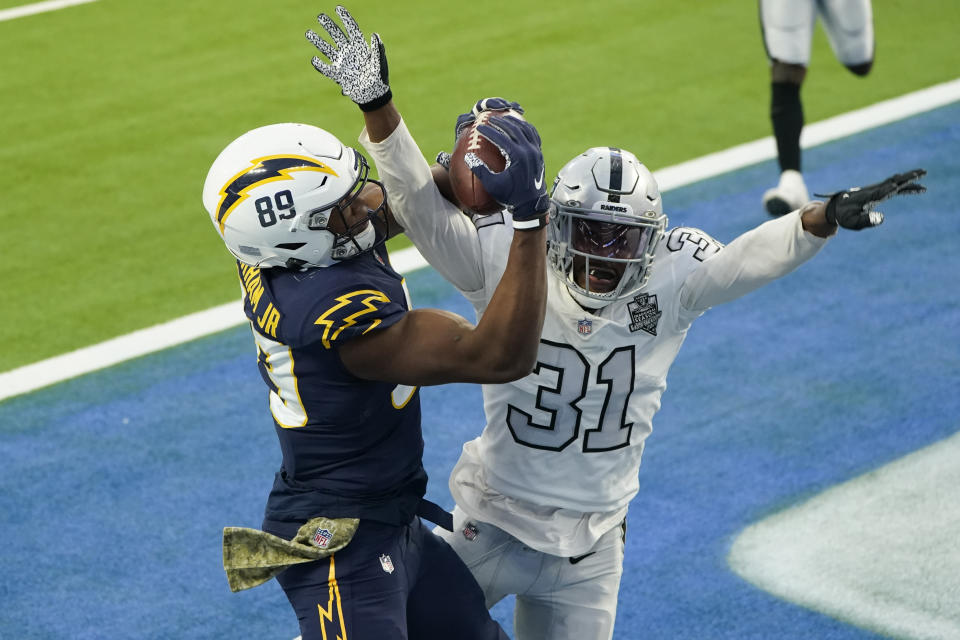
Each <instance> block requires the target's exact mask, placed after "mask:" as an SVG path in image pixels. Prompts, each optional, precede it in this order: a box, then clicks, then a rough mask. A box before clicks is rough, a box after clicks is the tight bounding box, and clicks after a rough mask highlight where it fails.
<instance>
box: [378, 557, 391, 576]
mask: <svg viewBox="0 0 960 640" xmlns="http://www.w3.org/2000/svg"><path fill="white" fill-rule="evenodd" d="M380 566H381V567H383V570H384V571H386V572H387V573H393V560H391V559H390V556H388V555H387V554H383V555H382V556H380Z"/></svg>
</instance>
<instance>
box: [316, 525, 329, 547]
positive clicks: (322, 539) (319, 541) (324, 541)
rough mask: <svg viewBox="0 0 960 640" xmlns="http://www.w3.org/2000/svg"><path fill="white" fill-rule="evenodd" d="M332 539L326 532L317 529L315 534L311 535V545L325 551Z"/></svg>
mask: <svg viewBox="0 0 960 640" xmlns="http://www.w3.org/2000/svg"><path fill="white" fill-rule="evenodd" d="M332 537H333V536H332V535H331V534H330V532H329V531H328V530H326V529H317V532H316V533H315V534H313V543H314V544H315V545H317V546H318V547H320V548H321V549H326V548H327V547H328V546H329V545H330V538H332Z"/></svg>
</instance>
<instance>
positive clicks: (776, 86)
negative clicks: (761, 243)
mask: <svg viewBox="0 0 960 640" xmlns="http://www.w3.org/2000/svg"><path fill="white" fill-rule="evenodd" d="M816 11H817V7H816V3H815V2H814V1H813V0H761V1H760V26H761V29H762V32H763V44H764V48H765V49H766V52H767V57H768V58H769V59H770V121H771V124H772V125H773V135H774V138H775V140H776V143H777V161H778V163H779V165H780V180H779V182H778V184H777V186H776V187H774V188H772V189H768V190H767V191H766V193H764V194H763V206H764V208H765V209H766V210H767V212H768V213H770V214H771V215H783V214H785V213H788V212H790V211H793V210H794V209H797V208H799V207H800V206H802V205H803V204H805V203H806V202H807V200H808V199H809V194H808V192H807V187H806V185H805V184H804V181H803V175H802V173H801V153H800V133H801V131H802V130H803V123H804V119H803V105H802V103H801V100H800V87H801V85H802V84H803V80H804V78H805V77H806V69H807V65H808V64H809V62H810V45H811V40H812V37H813V27H814V24H815V22H816V16H817V13H816Z"/></svg>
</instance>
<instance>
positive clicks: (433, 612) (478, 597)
mask: <svg viewBox="0 0 960 640" xmlns="http://www.w3.org/2000/svg"><path fill="white" fill-rule="evenodd" d="M298 527H299V525H298V524H289V523H279V522H270V521H265V522H264V523H263V529H264V531H268V532H270V533H273V534H274V535H278V536H281V537H284V538H286V539H291V538H292V537H293V536H294V535H296V532H297V528H298ZM277 581H278V582H279V583H280V586H281V587H282V588H283V591H284V593H286V595H287V598H288V599H289V600H290V604H291V605H293V608H294V610H295V611H296V613H297V618H298V619H299V621H300V631H301V633H302V635H303V640H314V639H322V638H336V637H338V636H339V637H342V638H349V640H384V639H391V640H392V639H394V638H396V639H399V640H407V639H409V640H434V639H440V638H456V639H457V640H473V639H475V640H506V639H507V636H506V634H504V633H503V631H502V630H501V629H500V626H499V625H498V624H497V623H496V622H494V621H493V619H492V618H491V617H490V614H489V612H488V611H487V608H486V605H485V604H484V599H483V592H482V591H481V590H480V587H479V586H478V585H477V583H476V581H475V580H474V578H473V576H472V575H471V574H470V571H469V570H468V569H467V567H466V565H464V564H463V562H462V561H461V560H460V558H459V557H458V556H457V554H456V553H455V552H454V551H453V549H451V548H450V546H449V545H448V544H447V543H446V542H444V541H443V540H441V539H440V538H439V537H437V536H436V535H434V534H433V533H432V532H431V531H430V530H429V529H427V527H425V526H424V525H423V523H422V522H421V521H420V518H418V517H414V519H413V520H412V521H411V522H410V523H409V524H408V525H407V526H404V527H395V526H390V525H386V524H381V523H378V522H373V521H370V520H362V521H361V522H360V526H359V528H358V529H357V533H356V534H355V535H354V537H353V540H351V541H350V544H348V545H347V546H346V547H345V548H343V549H341V550H340V551H338V552H337V553H335V554H334V555H333V556H331V557H330V558H327V559H324V560H317V561H314V562H307V563H304V564H300V565H294V566H292V567H290V568H289V569H287V570H285V571H284V572H283V573H281V574H280V575H279V576H277Z"/></svg>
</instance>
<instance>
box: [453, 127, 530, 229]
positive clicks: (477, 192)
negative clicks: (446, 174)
mask: <svg viewBox="0 0 960 640" xmlns="http://www.w3.org/2000/svg"><path fill="white" fill-rule="evenodd" d="M504 115H510V116H513V117H516V118H521V119H522V118H523V116H522V115H520V113H519V112H518V111H513V110H509V109H504V110H498V111H482V112H481V113H480V114H479V115H477V119H476V120H475V121H474V122H473V123H472V124H471V125H469V126H467V127H466V128H464V130H463V131H462V132H461V133H460V137H458V138H457V144H456V145H455V146H454V148H453V153H452V154H451V155H450V186H451V188H452V189H453V195H454V196H455V197H456V198H457V200H458V201H459V202H460V207H461V208H463V209H465V210H467V211H469V212H471V213H476V214H479V215H488V214H491V213H497V212H498V211H501V210H502V209H503V205H502V204H500V203H499V202H497V201H496V200H494V199H493V198H492V197H491V196H490V194H489V193H487V190H486V189H484V188H483V183H482V182H481V181H480V178H478V177H476V176H475V175H473V172H472V171H471V170H470V167H469V166H468V165H467V162H466V160H465V156H466V155H467V154H468V153H472V154H474V155H475V156H476V157H477V159H478V160H480V161H481V162H483V163H484V164H485V165H486V166H487V168H488V169H490V170H491V171H493V172H495V173H499V172H501V171H503V169H504V167H505V166H506V159H505V158H504V157H503V154H502V153H501V152H500V149H498V148H497V146H496V145H495V144H493V143H492V142H490V141H489V140H487V139H486V138H484V137H483V136H482V135H480V132H479V131H477V126H478V125H481V124H484V123H486V122H487V120H488V119H489V118H490V117H491V116H504Z"/></svg>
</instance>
